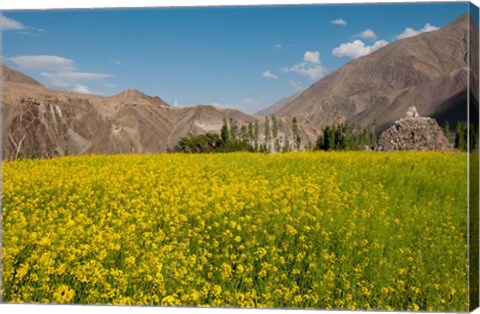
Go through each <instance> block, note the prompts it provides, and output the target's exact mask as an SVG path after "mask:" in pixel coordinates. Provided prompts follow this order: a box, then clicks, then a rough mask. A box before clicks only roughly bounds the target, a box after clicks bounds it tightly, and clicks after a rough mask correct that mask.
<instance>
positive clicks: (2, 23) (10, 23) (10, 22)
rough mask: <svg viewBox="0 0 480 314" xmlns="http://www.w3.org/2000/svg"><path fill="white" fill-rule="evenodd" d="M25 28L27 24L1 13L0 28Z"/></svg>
mask: <svg viewBox="0 0 480 314" xmlns="http://www.w3.org/2000/svg"><path fill="white" fill-rule="evenodd" d="M21 29H25V25H23V24H22V23H20V22H18V21H15V20H14V19H11V18H8V17H6V16H5V15H2V14H0V30H21Z"/></svg>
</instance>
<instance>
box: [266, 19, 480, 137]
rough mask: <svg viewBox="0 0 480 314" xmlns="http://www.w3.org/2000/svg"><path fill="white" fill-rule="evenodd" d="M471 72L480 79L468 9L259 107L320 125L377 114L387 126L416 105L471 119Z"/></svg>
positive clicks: (361, 121) (434, 113)
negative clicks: (281, 99) (468, 110)
mask: <svg viewBox="0 0 480 314" xmlns="http://www.w3.org/2000/svg"><path fill="white" fill-rule="evenodd" d="M469 30H470V32H469ZM469 34H470V39H469V38H468V35H469ZM469 40H470V45H471V46H472V47H477V49H472V50H471V51H472V54H471V55H470V58H471V61H472V65H473V67H472V69H474V70H473V72H469V71H470V70H469V67H468V62H469V60H468V51H469V45H468V44H469ZM475 64H476V66H475ZM469 75H470V76H471V78H472V83H473V84H474V85H475V84H477V85H478V29H477V28H476V27H475V25H474V24H473V22H472V20H471V17H470V16H469V15H468V14H465V15H462V16H460V17H459V18H458V19H456V20H455V21H453V22H452V23H450V24H448V25H446V26H445V27H443V28H442V29H440V30H437V31H433V32H429V33H423V34H420V35H417V36H414V37H410V38H406V39H402V40H398V41H396V42H394V43H391V44H389V45H387V46H385V47H383V48H381V49H379V50H377V51H375V52H373V53H371V54H369V55H367V56H364V57H360V58H358V59H356V60H354V61H351V62H349V63H347V64H346V65H344V66H343V67H341V68H340V69H338V70H337V71H335V72H333V73H331V74H329V75H328V76H326V77H324V78H323V79H321V80H320V81H318V82H316V83H315V84H313V85H312V86H310V87H309V88H307V89H306V90H304V91H303V92H301V93H300V94H299V95H297V94H296V95H293V96H292V97H291V99H287V103H285V102H283V103H282V102H281V103H280V105H279V104H276V105H274V106H272V107H270V108H267V109H266V110H263V111H261V112H259V113H264V114H265V113H267V114H270V115H272V114H274V115H276V116H297V117H299V118H300V120H301V121H305V120H307V121H310V123H311V124H312V125H313V126H314V127H315V128H317V129H321V128H323V127H324V126H325V125H328V124H334V123H340V122H348V123H350V124H352V125H354V126H361V125H366V124H368V123H371V122H372V121H374V120H375V121H376V123H377V127H378V128H377V131H378V132H381V131H383V130H385V129H386V128H387V127H389V126H390V125H392V123H393V122H394V121H395V120H397V119H398V118H400V117H402V116H403V113H404V112H406V111H407V109H408V107H409V106H412V105H415V106H416V108H417V109H418V111H419V113H420V114H421V115H422V116H430V117H433V118H435V119H437V120H438V121H439V123H440V124H443V123H444V121H445V120H447V119H448V120H451V121H450V122H453V123H454V122H455V121H456V120H457V119H463V120H466V114H467V113H466V110H463V109H464V108H466V107H465V104H466V101H467V95H468V93H469V91H468V77H469ZM471 94H472V95H473V97H472V100H473V102H474V103H475V105H476V106H474V107H475V108H474V112H473V113H475V112H476V113H477V114H478V91H477V92H471Z"/></svg>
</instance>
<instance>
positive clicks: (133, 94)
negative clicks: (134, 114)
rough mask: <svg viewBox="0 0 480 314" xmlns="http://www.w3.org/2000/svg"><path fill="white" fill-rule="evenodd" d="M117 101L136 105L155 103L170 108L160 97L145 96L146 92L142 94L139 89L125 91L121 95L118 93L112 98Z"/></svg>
mask: <svg viewBox="0 0 480 314" xmlns="http://www.w3.org/2000/svg"><path fill="white" fill-rule="evenodd" d="M112 97H113V98H115V99H118V100H120V101H122V102H128V103H130V102H135V103H142V104H143V103H144V104H149V103H155V104H158V105H162V106H168V104H167V103H166V102H164V101H163V100H162V99H161V98H160V97H158V96H149V95H147V94H145V93H144V92H141V91H139V90H137V89H127V90H124V91H123V92H121V93H118V94H116V95H114V96H112Z"/></svg>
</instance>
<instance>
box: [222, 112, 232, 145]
mask: <svg viewBox="0 0 480 314" xmlns="http://www.w3.org/2000/svg"><path fill="white" fill-rule="evenodd" d="M220 133H221V137H222V141H223V142H224V143H227V142H228V141H229V140H230V135H229V132H228V123H227V120H226V119H225V118H223V125H222V130H221V131H220Z"/></svg>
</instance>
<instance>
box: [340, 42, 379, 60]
mask: <svg viewBox="0 0 480 314" xmlns="http://www.w3.org/2000/svg"><path fill="white" fill-rule="evenodd" d="M386 45H388V41H385V40H377V41H376V42H374V43H373V45H371V46H369V45H366V44H365V43H364V42H363V41H361V40H359V39H357V40H354V41H352V42H349V43H344V44H341V45H340V46H338V47H337V48H335V49H333V51H332V54H333V55H334V56H335V57H339V58H340V57H350V58H353V59H356V58H359V57H362V56H366V55H368V54H369V53H372V52H374V51H375V50H378V49H380V48H382V47H384V46H386Z"/></svg>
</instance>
